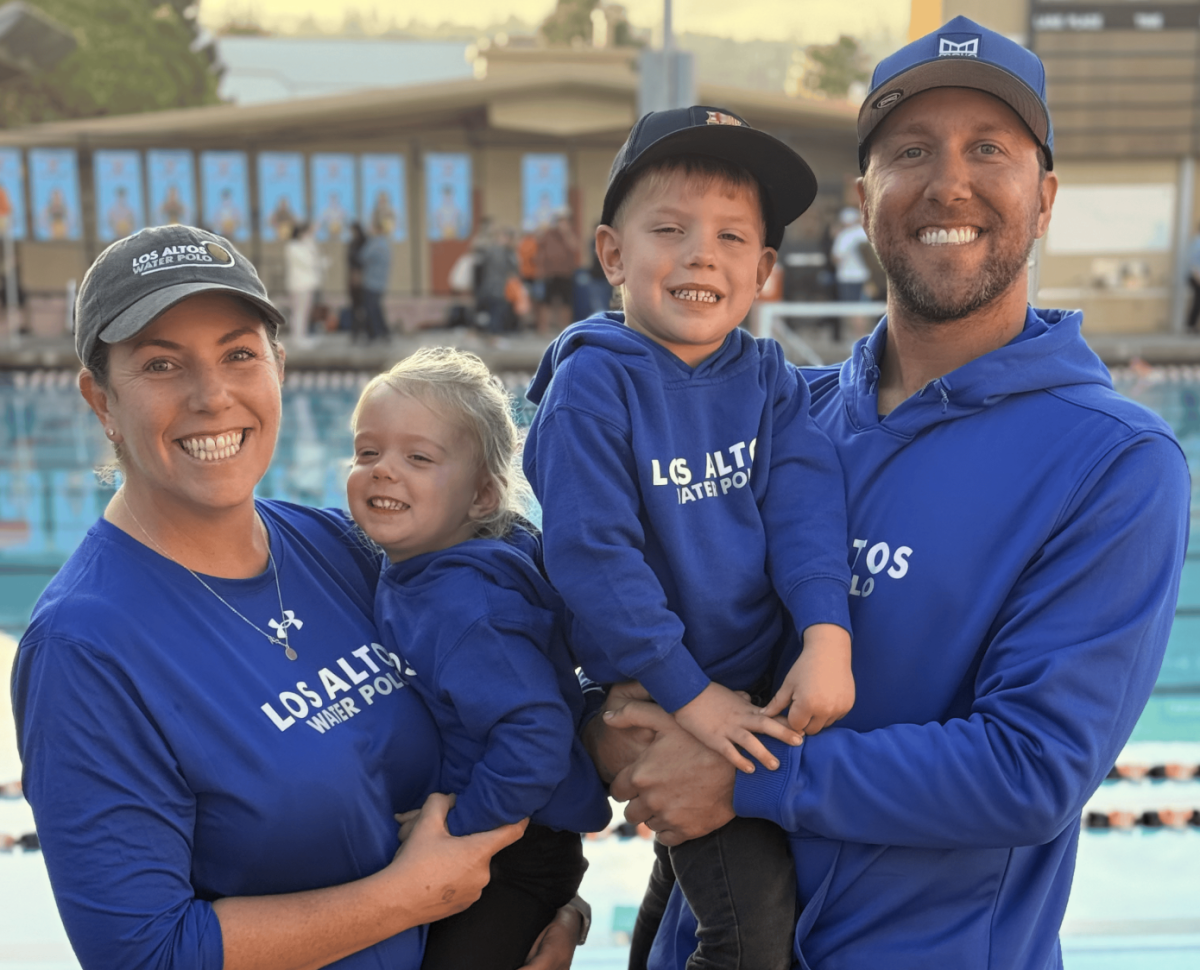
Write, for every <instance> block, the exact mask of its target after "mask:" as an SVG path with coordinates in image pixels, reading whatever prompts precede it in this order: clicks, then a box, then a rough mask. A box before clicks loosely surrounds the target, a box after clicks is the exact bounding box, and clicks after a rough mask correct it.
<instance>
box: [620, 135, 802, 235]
mask: <svg viewBox="0 0 1200 970" xmlns="http://www.w3.org/2000/svg"><path fill="white" fill-rule="evenodd" d="M675 155H708V156H710V157H712V158H720V159H724V160H725V161H727V162H732V163H733V164H734V165H737V166H740V167H741V168H744V169H745V170H746V171H748V172H749V173H750V174H751V175H753V176H754V177H755V178H756V179H758V181H759V183H760V184H761V185H762V186H763V188H764V189H765V190H766V193H767V198H766V200H765V202H766V204H765V206H764V208H765V209H766V210H767V213H768V221H767V239H766V243H767V245H768V246H770V247H771V248H773V249H778V248H779V244H780V243H781V242H782V241H783V230H784V228H785V227H786V226H787V225H788V224H789V223H791V222H794V221H795V220H796V219H797V218H799V217H800V215H801V214H802V213H803V212H804V211H805V210H806V209H807V208H808V207H809V206H810V205H812V203H813V199H815V198H816V197H817V178H816V176H815V175H813V172H812V169H811V168H809V167H808V163H807V162H806V161H804V159H803V158H801V157H800V156H799V155H798V154H797V153H796V152H795V151H793V150H792V149H791V148H789V147H788V146H787V145H785V144H784V143H783V142H781V141H780V140H779V139H777V138H774V137H772V136H771V135H768V134H767V133H766V132H764V131H759V130H758V129H756V128H750V127H748V126H740V125H697V126H695V127H692V128H685V129H683V130H682V131H678V132H675V133H674V134H671V135H667V136H666V137H664V138H660V139H659V140H658V141H656V142H655V143H654V144H653V145H651V146H650V147H649V148H647V149H646V150H645V151H643V152H642V153H641V154H640V155H639V156H638V158H637V161H636V162H635V163H634V164H633V165H632V166H630V168H629V170H628V171H626V172H625V174H624V175H623V176H622V177H621V179H620V181H619V182H617V183H616V184H614V185H613V186H611V187H610V188H609V191H608V192H607V193H606V196H607V197H608V199H612V200H614V201H613V202H612V203H610V205H606V206H605V211H604V218H603V219H602V220H601V221H603V222H604V223H605V224H606V225H611V224H612V219H613V216H614V215H615V214H616V208H617V204H616V203H617V201H619V200H620V199H621V198H623V197H624V195H625V192H626V190H627V189H628V186H629V183H630V181H631V180H632V179H633V178H634V176H636V175H637V173H638V172H639V171H641V170H642V169H643V168H645V167H646V166H647V165H649V164H650V163H652V162H656V161H658V160H659V159H663V158H669V157H672V156H675ZM606 201H607V200H606ZM610 208H611V211H609V210H610Z"/></svg>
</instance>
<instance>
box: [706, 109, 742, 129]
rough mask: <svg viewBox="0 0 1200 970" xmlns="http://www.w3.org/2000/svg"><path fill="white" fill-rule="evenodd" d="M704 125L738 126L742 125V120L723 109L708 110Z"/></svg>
mask: <svg viewBox="0 0 1200 970" xmlns="http://www.w3.org/2000/svg"><path fill="white" fill-rule="evenodd" d="M707 114H708V120H707V121H705V122H704V123H705V124H706V125H735V126H736V127H738V128H741V127H742V122H741V121H740V120H739V119H737V118H735V117H734V116H733V115H727V114H726V113H725V112H724V111H709V112H707Z"/></svg>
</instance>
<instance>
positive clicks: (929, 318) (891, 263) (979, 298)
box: [867, 200, 1039, 323]
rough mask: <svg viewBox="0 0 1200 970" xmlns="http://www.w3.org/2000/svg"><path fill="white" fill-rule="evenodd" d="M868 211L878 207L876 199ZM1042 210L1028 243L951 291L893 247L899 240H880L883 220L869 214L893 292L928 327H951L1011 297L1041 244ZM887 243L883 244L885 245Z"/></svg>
mask: <svg viewBox="0 0 1200 970" xmlns="http://www.w3.org/2000/svg"><path fill="white" fill-rule="evenodd" d="M867 208H868V210H870V209H871V208H872V206H871V203H870V200H868V201H867ZM1038 215H1039V210H1038V206H1037V205H1034V206H1032V207H1031V210H1030V215H1029V220H1028V222H1027V224H1026V231H1025V236H1024V238H1023V239H1020V240H1015V239H1014V241H1013V243H1014V244H1013V245H1008V246H1005V247H1004V248H1002V249H1001V250H1000V251H998V252H995V253H994V254H993V255H992V256H991V258H989V259H987V260H985V261H984V263H983V265H982V266H981V267H980V269H979V270H978V271H977V272H976V273H975V276H974V278H973V279H970V280H965V281H964V280H955V281H954V282H955V283H959V284H962V285H958V286H954V287H953V290H957V292H952V291H951V289H952V288H950V287H946V286H944V285H941V284H943V280H942V279H939V278H934V279H927V278H925V277H922V276H921V274H920V272H919V271H918V270H917V269H916V268H915V267H914V266H913V265H912V262H911V261H910V260H909V259H908V256H907V254H906V253H905V252H904V251H903V249H902V247H900V246H898V245H897V246H893V245H891V243H892V241H893V240H894V239H895V237H894V236H892V237H883V238H881V237H880V234H879V233H878V231H877V230H876V228H875V227H876V226H878V222H877V221H876V219H875V218H874V213H869V216H870V217H869V218H868V223H869V225H870V226H871V229H870V230H869V231H868V236H869V238H870V240H871V246H872V248H873V249H874V250H875V254H876V256H878V257H879V263H880V265H881V266H882V267H883V271H884V273H886V274H887V281H888V294H889V295H890V296H893V297H895V299H896V302H897V303H898V304H899V305H900V306H901V307H902V308H903V309H904V310H905V311H906V312H907V313H908V314H910V315H911V316H913V317H914V318H916V319H917V320H920V321H923V322H925V323H949V322H951V321H954V320H961V319H963V318H964V317H967V316H970V315H971V314H972V313H975V312H976V311H977V310H981V309H983V308H984V307H986V306H988V305H989V304H990V303H992V302H993V301H994V300H996V299H998V298H999V297H1000V296H1001V295H1003V294H1004V293H1006V292H1007V291H1008V289H1009V288H1010V287H1011V286H1012V285H1013V282H1014V281H1015V280H1016V279H1017V277H1018V276H1019V275H1020V273H1021V271H1022V270H1023V269H1024V268H1025V267H1026V266H1027V265H1028V262H1029V254H1030V253H1031V252H1032V251H1033V245H1034V243H1035V242H1036V241H1037V223H1038ZM881 242H882V243H883V245H880V243H881Z"/></svg>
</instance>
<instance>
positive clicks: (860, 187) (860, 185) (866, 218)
mask: <svg viewBox="0 0 1200 970" xmlns="http://www.w3.org/2000/svg"><path fill="white" fill-rule="evenodd" d="M854 191H855V192H857V193H858V211H859V212H860V213H862V227H863V231H864V232H866V234H867V235H868V236H870V235H871V225H870V221H871V214H870V210H869V209H868V208H867V187H866V185H865V183H864V182H863V180H862V179H861V178H856V179H855V180H854Z"/></svg>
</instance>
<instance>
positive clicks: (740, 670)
mask: <svg viewBox="0 0 1200 970" xmlns="http://www.w3.org/2000/svg"><path fill="white" fill-rule="evenodd" d="M528 396H529V399H530V400H531V401H532V402H533V403H535V404H537V405H538V410H537V413H536V415H535V416H534V420H533V424H532V426H531V427H530V429H529V437H528V439H527V441H526V443H525V474H526V476H527V477H528V478H529V481H530V484H532V486H533V490H534V492H535V493H536V495H537V497H538V501H539V502H541V505H542V521H543V527H544V530H545V543H546V571H547V574H548V575H549V576H550V579H551V581H552V582H553V583H554V585H555V587H556V588H557V589H558V591H559V592H560V593H561V594H562V596H563V599H564V600H565V601H566V603H567V607H568V608H569V610H570V611H571V613H572V614H573V621H574V622H573V623H572V627H571V646H572V648H573V649H574V650H575V652H576V657H577V658H578V660H579V663H580V665H581V666H582V667H583V669H584V670H585V671H586V672H587V674H588V676H589V677H590V678H591V679H592V680H596V681H600V682H602V683H611V682H615V681H620V680H639V681H641V683H642V685H643V686H644V687H645V688H646V689H647V690H649V691H650V693H651V694H652V695H653V696H654V698H655V699H656V700H657V701H658V702H659V703H660V704H662V706H663V707H664V708H666V709H667V710H669V711H674V710H676V709H678V708H679V707H682V706H683V705H684V704H686V703H688V702H689V701H690V700H692V699H693V698H694V697H695V696H696V695H697V694H699V693H700V692H701V691H702V690H703V689H704V688H705V687H707V686H708V684H709V682H710V680H711V681H717V682H718V683H721V684H723V685H725V686H726V687H730V688H733V689H735V690H737V689H742V690H744V689H746V688H749V687H751V686H753V685H754V683H755V681H756V680H758V679H759V678H760V677H762V676H764V675H765V674H766V673H768V672H769V670H770V665H771V664H772V662H773V661H774V660H775V659H776V657H777V654H776V653H775V651H776V650H777V648H778V646H779V644H780V642H781V637H782V636H783V635H784V634H785V633H786V632H788V630H789V629H790V628H789V626H788V625H787V624H788V623H789V621H788V619H787V616H786V614H785V612H784V610H783V608H782V607H781V605H780V601H781V600H782V603H783V606H786V607H787V609H788V610H790V611H791V616H792V618H793V619H794V621H795V626H796V627H797V628H798V629H800V630H803V629H804V628H805V627H808V626H810V625H811V624H813V623H836V624H838V625H839V626H843V627H846V628H847V629H848V628H849V620H848V610H847V604H846V595H847V589H848V584H849V573H848V570H847V568H846V556H845V548H846V546H845V543H846V520H845V486H844V483H843V481H842V473H841V469H840V468H839V466H838V461H837V457H836V455H835V454H834V452H833V448H832V446H831V445H830V443H829V440H828V438H826V436H825V434H824V433H823V432H822V431H821V430H820V429H819V428H818V427H817V426H816V425H815V424H814V423H813V421H812V419H811V417H810V415H809V413H808V390H807V388H806V387H805V385H804V383H803V381H800V380H798V379H797V377H796V375H795V374H794V373H793V372H792V371H791V370H790V369H789V368H788V366H787V363H786V361H785V360H784V357H783V353H782V351H781V350H780V349H779V345H778V344H776V343H775V342H774V341H771V340H755V339H754V338H753V337H751V336H750V334H748V333H747V332H746V331H744V330H740V329H739V330H734V331H733V332H732V333H730V334H729V336H728V337H727V338H726V339H725V342H724V344H723V345H722V346H721V348H720V350H718V351H717V352H716V353H715V354H713V355H712V356H711V357H709V358H708V359H707V360H705V361H704V362H702V363H701V364H699V365H698V366H696V367H694V368H693V367H689V366H688V365H687V364H685V363H684V362H683V361H681V360H680V359H679V358H678V357H676V356H675V355H674V354H672V353H670V352H669V351H668V350H666V349H665V348H663V347H661V346H660V345H659V344H657V343H655V342H654V341H653V340H651V339H650V338H649V337H646V336H645V335H643V334H641V333H638V332H637V331H636V330H631V329H630V328H628V327H626V326H625V325H624V315H623V314H620V313H603V314H600V315H598V316H594V317H591V318H590V319H588V320H585V321H583V322H582V323H577V324H575V325H574V326H572V327H570V328H568V329H567V330H566V331H564V332H563V334H562V335H561V336H560V337H559V338H558V339H557V340H555V341H554V343H553V344H551V346H550V348H549V349H548V350H547V351H546V354H545V356H544V357H543V358H542V363H541V366H540V367H539V368H538V371H537V374H536V375H535V377H534V379H533V382H532V384H531V385H530V388H529V392H528Z"/></svg>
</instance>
